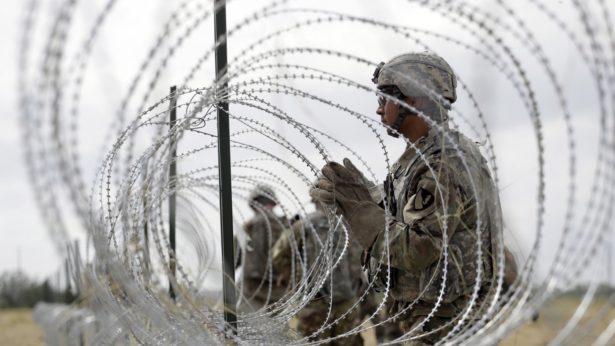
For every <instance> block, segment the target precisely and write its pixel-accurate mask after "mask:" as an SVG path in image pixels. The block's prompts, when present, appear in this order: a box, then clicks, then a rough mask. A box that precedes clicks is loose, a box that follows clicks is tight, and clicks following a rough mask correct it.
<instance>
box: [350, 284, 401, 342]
mask: <svg viewBox="0 0 615 346" xmlns="http://www.w3.org/2000/svg"><path fill="white" fill-rule="evenodd" d="M365 286H366V288H367V284H366V285H365ZM381 302H382V297H378V296H377V295H376V294H374V292H373V291H372V292H370V293H368V294H367V295H366V296H365V299H363V301H362V302H361V319H362V320H363V319H365V318H368V317H370V316H372V315H373V314H374V313H375V312H376V310H378V306H380V303H381ZM394 303H395V300H393V298H391V297H389V298H388V299H387V300H386V301H385V302H384V306H383V308H382V309H381V310H380V312H379V313H378V314H377V315H375V316H373V317H372V323H373V324H378V323H381V322H383V321H385V320H388V319H389V317H388V316H386V315H387V313H388V311H389V310H391V308H392V307H393V304H394ZM402 335H404V333H402V331H401V329H400V328H399V323H397V322H395V321H392V320H389V321H387V322H384V323H382V324H381V325H380V326H378V327H376V339H377V340H378V344H381V343H384V342H387V341H393V340H395V339H397V338H399V337H400V336H402Z"/></svg>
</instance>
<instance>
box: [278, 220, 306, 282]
mask: <svg viewBox="0 0 615 346" xmlns="http://www.w3.org/2000/svg"><path fill="white" fill-rule="evenodd" d="M291 232H292V233H291ZM300 232H301V222H295V224H294V225H293V227H292V229H291V230H285V231H283V232H282V235H280V238H278V240H277V241H276V242H275V244H274V245H273V270H274V271H277V272H279V273H280V276H281V277H283V278H284V279H288V278H290V271H291V267H292V263H291V261H292V249H293V243H296V242H297V241H298V240H299V239H300ZM291 237H294V239H293V240H291V239H290V238H291Z"/></svg>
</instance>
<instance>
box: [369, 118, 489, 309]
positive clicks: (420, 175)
mask: <svg viewBox="0 0 615 346" xmlns="http://www.w3.org/2000/svg"><path fill="white" fill-rule="evenodd" d="M442 126H443V129H440V130H439V131H438V130H437V129H436V128H433V129H431V130H430V131H429V132H428V133H427V134H426V135H425V136H423V137H422V138H420V139H419V140H418V141H417V142H416V143H414V144H415V146H416V148H417V150H418V151H419V152H420V155H419V154H417V152H416V151H415V149H414V148H412V147H410V146H409V147H408V148H407V149H406V151H405V152H404V153H403V154H402V156H401V157H400V158H399V160H398V161H397V162H396V163H395V164H394V165H393V166H391V174H390V175H389V178H387V181H386V182H385V191H386V194H387V197H386V202H387V207H388V209H389V211H390V212H391V214H392V216H393V217H392V218H391V219H390V221H389V231H388V234H386V232H385V231H382V232H380V234H379V235H378V237H377V238H376V240H375V241H374V243H373V245H372V247H371V253H370V254H369V256H368V257H366V258H367V263H366V271H367V274H368V276H369V277H370V279H375V286H376V288H377V289H378V288H380V289H383V288H384V286H385V285H386V282H387V277H386V276H387V274H386V273H387V272H388V267H387V266H386V265H387V263H388V264H390V266H391V267H392V269H391V274H392V276H391V282H390V287H391V295H392V297H393V298H394V299H395V300H397V301H401V302H413V301H415V300H417V299H418V302H417V304H416V306H415V308H413V309H414V310H415V315H416V314H423V313H424V314H427V313H429V311H430V310H431V307H433V306H434V305H433V304H435V302H436V301H437V300H438V296H439V294H440V291H441V290H442V287H443V284H444V291H443V296H442V303H444V304H448V303H452V302H454V301H456V300H457V302H460V301H467V300H468V298H469V296H471V294H472V291H473V288H474V286H475V283H476V280H477V278H478V280H480V287H485V288H488V287H490V285H491V283H492V282H494V280H495V277H494V273H497V271H495V270H494V268H495V265H496V263H495V259H496V258H497V257H496V256H493V254H494V251H493V250H494V249H496V248H497V247H496V246H495V244H496V243H495V239H496V238H495V235H496V234H497V233H496V232H499V231H498V229H501V212H500V209H499V207H498V206H499V200H496V199H497V198H498V197H497V193H496V192H495V188H494V184H493V181H492V179H491V174H490V171H489V168H488V166H487V161H486V160H485V159H484V158H483V156H482V155H481V153H480V151H479V149H478V146H477V145H476V144H475V143H474V142H472V141H471V140H470V139H469V138H467V137H465V136H464V135H462V134H460V133H458V132H457V131H453V130H450V129H448V126H447V123H443V124H442ZM443 131H445V132H446V133H447V136H444V135H443V134H442V132H443ZM455 146H457V147H458V149H459V150H457V149H456V148H455ZM421 155H422V157H421ZM464 161H465V163H467V168H466V166H465V165H464ZM427 163H428V164H429V165H428V164H427ZM477 202H478V203H477ZM477 205H478V208H477ZM477 210H478V212H477ZM478 226H480V232H478V229H477V227H478ZM479 235H480V242H478V239H479V238H478V237H479ZM387 236H388V237H387ZM445 244H447V245H445ZM478 244H480V249H479V245H478ZM387 245H388V248H389V252H387V250H386V248H387ZM445 247H446V248H447V256H443V253H444V252H443V251H444V249H445ZM386 256H388V261H387V257H386ZM479 259H482V263H481V265H480V266H481V267H480V268H478V261H479ZM445 261H446V263H447V266H446V271H445V270H444V264H445ZM379 262H380V264H381V265H379ZM481 291H484V290H482V289H481ZM458 299H459V300H458ZM421 304H422V305H421ZM462 305H463V304H462ZM421 306H423V307H424V308H425V309H424V311H423V312H421V311H420V310H421ZM439 310H440V312H441V315H443V316H444V315H447V314H449V313H450V311H448V312H447V311H446V310H447V309H446V308H440V309H439Z"/></svg>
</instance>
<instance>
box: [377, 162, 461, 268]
mask: <svg viewBox="0 0 615 346" xmlns="http://www.w3.org/2000/svg"><path fill="white" fill-rule="evenodd" d="M432 169H433V173H432V171H430V170H429V169H428V168H427V166H426V165H422V166H421V167H419V168H418V169H417V171H416V172H415V175H414V177H413V178H412V181H411V182H410V185H409V187H412V189H409V190H410V191H416V193H414V194H413V195H412V196H409V199H408V203H407V204H406V206H405V207H404V210H403V222H402V221H401V220H398V219H392V220H391V221H390V222H389V233H388V241H387V239H386V234H385V231H381V232H380V234H379V235H378V237H377V238H376V240H375V242H374V244H373V246H372V253H371V256H372V257H373V258H375V259H376V260H378V261H381V262H382V264H387V259H386V257H382V255H383V254H386V253H387V252H386V246H387V245H388V246H389V251H390V253H389V258H390V266H391V267H394V268H398V269H402V270H421V269H423V268H426V267H427V266H429V265H430V264H432V263H434V262H435V261H436V260H437V259H438V258H439V257H440V254H441V253H442V245H443V235H444V234H445V233H446V235H447V237H448V239H450V237H451V236H452V235H453V232H454V231H455V229H456V228H457V225H458V224H459V219H460V217H459V216H460V210H461V209H462V207H463V199H462V192H461V191H460V188H459V186H458V184H455V181H454V177H455V172H454V171H453V170H452V169H451V168H450V167H449V166H447V165H446V164H444V163H432ZM436 182H438V183H436ZM445 230H446V232H445Z"/></svg>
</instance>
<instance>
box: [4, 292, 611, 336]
mask: <svg viewBox="0 0 615 346" xmlns="http://www.w3.org/2000/svg"><path fill="white" fill-rule="evenodd" d="M579 302H580V300H579V299H577V298H561V299H558V300H556V301H554V302H553V303H551V304H549V305H548V306H546V307H545V308H543V309H542V311H541V313H540V317H539V318H538V320H537V321H536V322H534V323H532V322H530V323H527V324H526V325H524V326H523V327H522V328H520V329H519V330H517V331H515V332H513V333H511V335H510V336H509V337H508V338H507V339H506V340H504V341H502V342H501V343H500V346H544V345H547V344H548V343H549V340H551V339H553V338H554V337H555V336H556V335H557V333H558V332H559V331H560V330H561V329H562V328H563V327H564V326H565V325H566V323H567V322H568V320H570V318H571V317H572V315H573V314H574V312H575V310H576V308H577V307H578V305H579ZM604 303H605V301H604V300H600V299H599V300H597V301H596V302H594V304H592V305H591V306H590V307H589V309H588V312H587V314H585V316H583V318H582V319H581V324H585V323H587V322H588V321H590V320H591V318H592V317H593V316H595V315H596V313H597V312H598V310H599V309H600V307H601V306H602V305H604ZM613 319H615V310H611V311H610V312H609V313H608V315H607V316H606V317H605V318H603V319H601V320H599V321H598V324H597V328H595V329H594V330H593V331H592V332H591V333H589V334H588V335H587V336H586V337H585V338H583V339H581V340H579V341H578V342H577V343H576V344H578V345H591V344H592V343H593V341H595V340H596V338H597V337H598V335H600V332H602V331H603V330H604V329H605V328H606V327H607V326H608V325H609V323H610V322H611V320H613ZM296 323H297V322H296V319H293V320H291V323H290V324H291V326H293V327H296ZM369 326H371V322H368V323H367V325H366V327H369ZM361 335H362V336H363V338H364V340H365V346H373V345H376V338H375V333H374V331H373V329H371V330H369V331H367V332H363V333H361ZM569 340H570V339H569ZM0 345H20V346H21V345H23V346H42V345H45V343H44V341H43V330H42V329H41V328H40V327H39V326H37V325H36V324H35V323H34V322H33V321H32V310H31V309H6V310H0ZM612 345H615V343H612Z"/></svg>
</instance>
